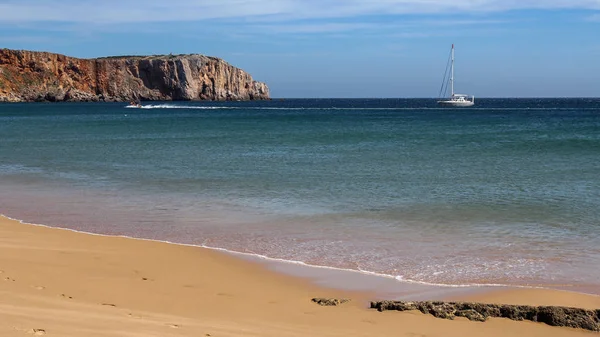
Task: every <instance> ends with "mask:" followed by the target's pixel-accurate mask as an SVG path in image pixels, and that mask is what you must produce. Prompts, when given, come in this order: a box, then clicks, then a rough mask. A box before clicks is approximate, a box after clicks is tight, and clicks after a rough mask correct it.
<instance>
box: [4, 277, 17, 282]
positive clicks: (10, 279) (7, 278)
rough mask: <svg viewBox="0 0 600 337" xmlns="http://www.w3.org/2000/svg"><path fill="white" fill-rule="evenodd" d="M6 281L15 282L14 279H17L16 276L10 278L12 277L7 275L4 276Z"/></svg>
mask: <svg viewBox="0 0 600 337" xmlns="http://www.w3.org/2000/svg"><path fill="white" fill-rule="evenodd" d="M4 281H13V282H14V281H15V279H14V278H10V277H5V278H4Z"/></svg>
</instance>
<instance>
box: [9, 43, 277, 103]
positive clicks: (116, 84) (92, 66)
mask: <svg viewBox="0 0 600 337" xmlns="http://www.w3.org/2000/svg"><path fill="white" fill-rule="evenodd" d="M260 99H269V88H268V87H267V85H266V84H264V83H261V82H257V81H254V80H253V79H252V76H250V75H249V74H248V73H246V72H245V71H243V70H241V69H239V68H236V67H233V66H232V65H230V64H228V63H227V62H225V61H223V60H221V59H218V58H215V57H208V56H204V55H197V54H193V55H162V56H123V57H106V58H97V59H78V58H74V57H68V56H65V55H60V54H53V53H46V52H32V51H23V50H10V49H0V102H27V101H52V102H56V101H131V100H218V101H225V100H260Z"/></svg>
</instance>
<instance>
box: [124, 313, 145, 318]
mask: <svg viewBox="0 0 600 337" xmlns="http://www.w3.org/2000/svg"><path fill="white" fill-rule="evenodd" d="M127 316H128V317H130V318H135V319H142V316H136V315H134V314H132V313H128V314H127Z"/></svg>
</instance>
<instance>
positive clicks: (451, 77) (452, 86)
mask: <svg viewBox="0 0 600 337" xmlns="http://www.w3.org/2000/svg"><path fill="white" fill-rule="evenodd" d="M450 69H451V70H450V72H451V73H450V90H451V92H452V96H450V97H454V43H453V44H452V66H451V68H450Z"/></svg>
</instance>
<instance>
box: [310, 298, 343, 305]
mask: <svg viewBox="0 0 600 337" xmlns="http://www.w3.org/2000/svg"><path fill="white" fill-rule="evenodd" d="M312 301H313V302H315V303H317V304H318V305H321V306H324V307H335V306H338V305H341V304H344V303H346V302H350V300H349V299H347V298H341V299H337V298H313V299H312Z"/></svg>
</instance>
